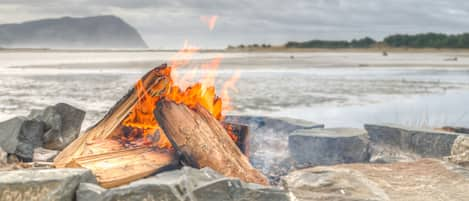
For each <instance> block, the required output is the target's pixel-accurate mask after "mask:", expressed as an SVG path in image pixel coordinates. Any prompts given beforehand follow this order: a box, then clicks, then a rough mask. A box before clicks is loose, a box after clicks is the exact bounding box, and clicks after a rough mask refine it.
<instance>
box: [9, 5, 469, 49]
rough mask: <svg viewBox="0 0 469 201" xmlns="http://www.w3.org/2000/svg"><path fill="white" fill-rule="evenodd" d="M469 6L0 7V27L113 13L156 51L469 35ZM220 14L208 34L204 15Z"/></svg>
mask: <svg viewBox="0 0 469 201" xmlns="http://www.w3.org/2000/svg"><path fill="white" fill-rule="evenodd" d="M468 12H469V1H468V0H440V1H437V0H298V1H290V0H270V1H264V0H223V1H218V2H215V1H214V0H171V1H161V0H0V23H16V22H22V21H26V20H34V19H41V18H51V17H54V18H55V17H61V16H72V17H82V16H94V15H105V14H106V15H107V14H113V15H116V16H118V17H121V18H122V19H124V20H125V21H127V22H128V23H129V24H131V25H133V26H134V27H135V28H136V29H137V30H138V31H139V32H140V33H141V34H142V36H143V38H144V40H145V41H146V42H147V43H148V45H149V46H150V47H151V48H179V47H181V46H182V44H183V42H184V40H186V39H187V40H189V42H191V43H192V44H195V45H197V46H199V47H204V48H223V47H226V46H227V45H228V44H233V45H237V44H241V43H244V44H246V43H271V44H283V43H285V42H286V41H291V40H296V41H303V40H311V39H347V40H348V39H352V38H358V37H363V36H371V37H373V38H375V39H382V38H383V37H384V36H386V35H389V34H394V33H417V32H444V33H460V32H469V13H468ZM210 15H217V16H219V17H218V20H217V23H216V26H215V28H214V29H213V30H212V31H209V29H208V28H207V25H206V24H203V23H202V22H201V21H200V16H210Z"/></svg>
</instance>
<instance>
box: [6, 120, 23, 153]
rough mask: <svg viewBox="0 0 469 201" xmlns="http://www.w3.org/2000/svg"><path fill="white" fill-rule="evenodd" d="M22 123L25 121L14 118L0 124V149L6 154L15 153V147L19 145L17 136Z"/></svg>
mask: <svg viewBox="0 0 469 201" xmlns="http://www.w3.org/2000/svg"><path fill="white" fill-rule="evenodd" d="M24 121H26V118H23V117H15V118H13V119H9V120H7V121H4V122H1V123H0V147H2V148H3V150H5V151H6V152H7V153H10V154H13V153H15V151H16V146H17V145H18V143H19V140H18V136H19V135H20V132H21V126H22V125H23V123H24Z"/></svg>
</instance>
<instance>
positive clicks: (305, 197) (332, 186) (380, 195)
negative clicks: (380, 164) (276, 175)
mask: <svg viewBox="0 0 469 201" xmlns="http://www.w3.org/2000/svg"><path fill="white" fill-rule="evenodd" d="M282 180H283V184H284V186H285V188H286V189H287V190H289V191H290V192H292V194H293V195H294V196H295V198H296V199H297V200H298V201H313V200H317V201H322V200H331V201H332V200H334V201H362V200H368V201H384V200H389V198H388V196H387V195H386V193H385V192H384V191H383V189H381V188H380V187H379V186H378V185H377V184H375V183H374V182H373V181H371V180H369V179H368V178H367V177H366V176H364V175H363V174H361V173H360V172H358V171H355V170H351V169H345V168H331V167H316V168H311V169H303V170H297V171H294V172H291V173H290V174H288V175H287V176H285V177H283V178H282Z"/></svg>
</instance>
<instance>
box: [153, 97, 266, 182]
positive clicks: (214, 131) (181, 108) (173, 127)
mask: <svg viewBox="0 0 469 201" xmlns="http://www.w3.org/2000/svg"><path fill="white" fill-rule="evenodd" d="M157 104H158V105H157V109H156V110H155V117H156V118H157V120H158V123H159V124H160V126H161V128H162V129H163V130H164V132H165V133H166V135H167V137H168V139H169V140H170V141H171V143H172V145H173V147H175V149H176V150H177V151H178V152H180V153H181V154H182V156H184V159H185V160H186V162H188V163H189V164H191V165H192V166H194V167H197V168H203V167H210V168H212V169H214V170H215V171H218V172H220V173H221V174H223V175H225V176H227V177H237V178H240V179H241V180H243V181H246V182H250V183H258V184H263V185H268V181H267V179H266V177H265V176H264V175H262V173H260V172H259V171H257V170H256V169H255V168H253V167H252V166H251V164H250V163H249V160H248V158H247V157H246V156H244V155H243V154H242V153H241V151H240V150H239V148H238V147H237V146H236V144H235V143H234V142H233V140H232V139H231V138H230V137H229V135H228V133H227V132H226V130H225V128H223V126H222V124H221V123H220V122H218V121H217V120H216V119H215V118H214V117H213V116H212V115H211V114H210V113H209V112H208V111H207V110H206V109H205V108H203V107H201V106H197V107H196V108H195V110H191V109H189V108H188V107H187V106H186V105H184V104H176V103H174V102H172V101H168V100H165V99H163V100H160V101H158V103H157Z"/></svg>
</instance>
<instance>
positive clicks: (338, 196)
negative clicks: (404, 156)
mask: <svg viewBox="0 0 469 201" xmlns="http://www.w3.org/2000/svg"><path fill="white" fill-rule="evenodd" d="M283 181H284V185H285V188H286V189H287V190H289V191H291V192H292V194H293V195H294V196H295V197H296V199H297V200H298V201H315V200H318V201H319V200H321V201H322V200H334V201H342V200H343V201H349V200H357V201H358V200H380V201H382V200H412V201H432V200H469V194H468V193H467V189H469V170H467V169H464V168H461V167H458V166H455V165H452V164H450V163H447V162H444V161H439V160H434V159H423V160H417V161H414V162H410V163H408V162H398V163H387V164H377V163H368V164H366V163H365V164H363V163H362V164H341V165H336V166H328V167H315V168H309V169H303V170H297V171H294V172H292V173H290V174H289V175H288V176H286V177H284V178H283Z"/></svg>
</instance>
